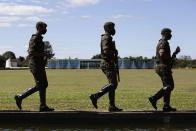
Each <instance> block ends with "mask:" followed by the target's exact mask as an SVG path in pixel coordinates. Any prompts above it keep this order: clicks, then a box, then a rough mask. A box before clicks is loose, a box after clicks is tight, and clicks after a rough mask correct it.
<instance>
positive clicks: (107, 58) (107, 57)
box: [90, 34, 122, 111]
mask: <svg viewBox="0 0 196 131" xmlns="http://www.w3.org/2000/svg"><path fill="white" fill-rule="evenodd" d="M104 50H107V51H108V52H116V48H115V42H114V41H112V37H111V36H110V35H109V34H103V35H102V36H101V56H102V61H101V69H102V71H103V73H104V74H105V75H106V77H107V79H108V82H109V84H107V85H105V86H104V87H103V88H102V89H101V90H100V91H99V92H98V93H96V94H92V95H91V96H90V99H91V100H92V103H93V105H94V107H95V108H97V99H98V98H100V97H101V96H103V95H104V94H106V93H109V101H110V103H109V108H108V110H109V111H122V109H119V108H117V107H116V106H115V90H116V88H117V86H118V81H117V71H116V68H115V56H114V54H112V53H107V54H104Z"/></svg>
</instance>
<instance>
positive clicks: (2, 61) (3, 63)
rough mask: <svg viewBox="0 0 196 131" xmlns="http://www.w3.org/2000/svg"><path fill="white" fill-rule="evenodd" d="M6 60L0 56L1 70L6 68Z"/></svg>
mask: <svg viewBox="0 0 196 131" xmlns="http://www.w3.org/2000/svg"><path fill="white" fill-rule="evenodd" d="M5 62H6V61H5V58H4V57H3V56H1V55H0V68H2V67H3V68H4V67H5Z"/></svg>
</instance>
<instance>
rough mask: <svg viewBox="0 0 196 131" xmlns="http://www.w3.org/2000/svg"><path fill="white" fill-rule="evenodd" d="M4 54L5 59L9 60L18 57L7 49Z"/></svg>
mask: <svg viewBox="0 0 196 131" xmlns="http://www.w3.org/2000/svg"><path fill="white" fill-rule="evenodd" d="M2 56H3V57H4V58H5V60H7V59H9V58H11V59H16V56H15V54H14V53H13V52H11V51H6V52H5V53H3V55H2Z"/></svg>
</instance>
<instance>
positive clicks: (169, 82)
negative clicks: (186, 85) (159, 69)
mask: <svg viewBox="0 0 196 131" xmlns="http://www.w3.org/2000/svg"><path fill="white" fill-rule="evenodd" d="M164 82H165V83H164V85H165V87H166V88H168V91H167V92H166V93H165V94H164V106H163V111H176V109H175V108H172V107H171V106H170V96H171V91H172V90H173V89H174V81H173V77H172V74H171V73H169V74H167V75H166V78H165V80H164Z"/></svg>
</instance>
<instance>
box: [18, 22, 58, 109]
mask: <svg viewBox="0 0 196 131" xmlns="http://www.w3.org/2000/svg"><path fill="white" fill-rule="evenodd" d="M46 27H47V24H46V23H44V22H38V23H37V24H36V29H37V32H36V34H33V35H32V37H31V39H30V42H29V49H28V54H29V68H30V71H31V73H32V74H33V76H34V80H35V86H33V87H31V88H29V89H28V90H27V91H26V92H24V93H23V94H18V95H15V100H16V104H17V106H18V108H19V109H20V110H21V109H22V106H21V104H22V100H23V99H24V98H26V97H28V96H30V95H31V94H33V93H35V92H37V91H39V96H40V112H43V111H53V110H54V109H53V108H49V107H48V106H47V105H46V88H47V87H48V81H47V76H46V71H45V64H46V62H45V59H44V57H47V56H48V55H49V54H46V53H45V52H44V42H43V40H42V39H43V37H42V35H44V34H45V33H46V32H47V29H46Z"/></svg>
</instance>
